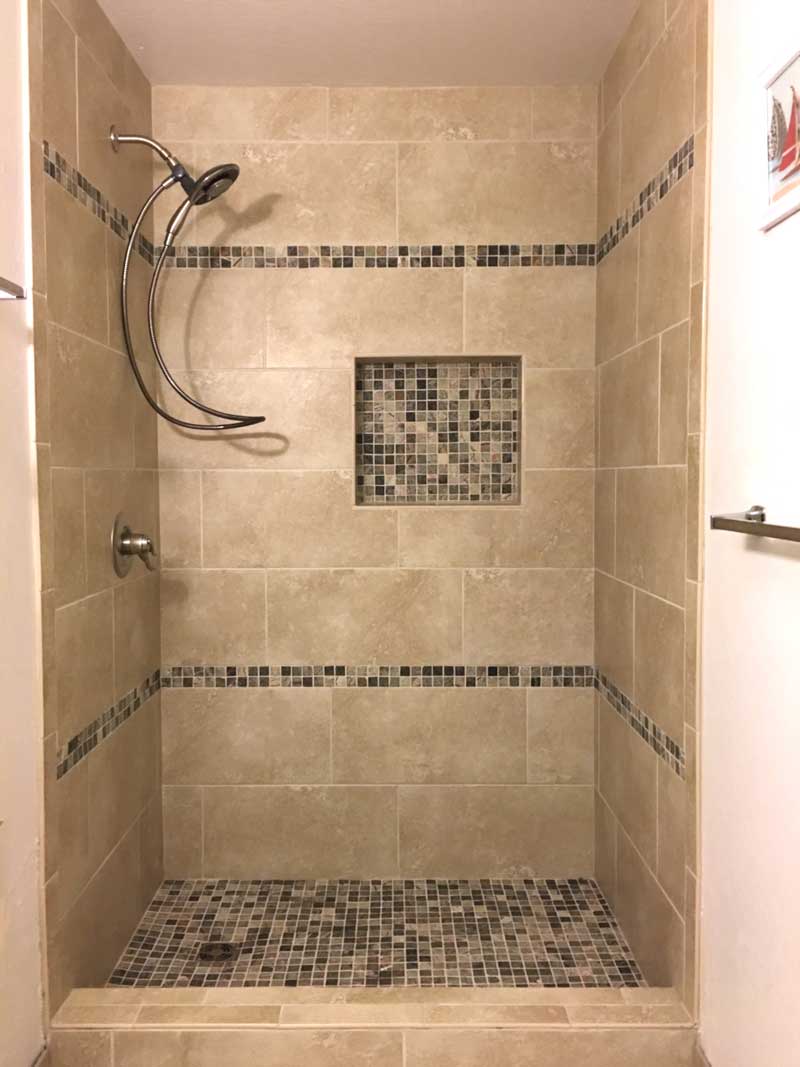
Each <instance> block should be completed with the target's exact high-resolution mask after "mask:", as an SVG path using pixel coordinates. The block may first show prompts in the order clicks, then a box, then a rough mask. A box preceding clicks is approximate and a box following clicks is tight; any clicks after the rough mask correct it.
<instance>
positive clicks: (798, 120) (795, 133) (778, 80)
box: [761, 52, 800, 230]
mask: <svg viewBox="0 0 800 1067" xmlns="http://www.w3.org/2000/svg"><path fill="white" fill-rule="evenodd" d="M764 89H765V103H766V110H765V114H766V125H767V136H766V153H767V157H766V161H765V163H766V166H765V168H764V174H765V177H766V203H767V209H766V212H765V213H764V218H763V221H762V224H761V228H762V230H769V229H771V228H772V227H773V226H777V224H778V223H779V222H783V220H784V219H785V218H788V217H789V215H792V214H794V212H795V211H798V210H800V52H796V53H795V54H794V55H793V56H792V58H791V59H790V60H789V61H788V62H783V63H781V64H780V65H776V66H773V67H771V68H770V69H769V70H767V71H765V72H764Z"/></svg>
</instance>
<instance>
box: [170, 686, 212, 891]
mask: <svg viewBox="0 0 800 1067" xmlns="http://www.w3.org/2000/svg"><path fill="white" fill-rule="evenodd" d="M165 695H166V694H165ZM164 704H165V708H166V706H167V702H166V701H165V702H164ZM161 795H162V803H163V810H164V877H165V878H202V877H203V790H202V789H201V788H200V787H199V786H174V785H165V786H164V788H163V790H162V794H161Z"/></svg>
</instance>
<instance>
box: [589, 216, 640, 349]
mask: <svg viewBox="0 0 800 1067" xmlns="http://www.w3.org/2000/svg"><path fill="white" fill-rule="evenodd" d="M640 232H641V230H640V228H639V227H637V228H636V230H635V231H634V232H633V233H632V234H630V235H629V236H628V237H627V238H626V239H625V240H624V241H622V243H621V244H618V245H617V247H616V248H615V249H614V250H613V251H612V252H610V253H609V254H608V255H607V256H606V257H605V258H604V259H603V260H602V261H601V263H600V265H599V266H598V267H597V362H598V363H603V362H604V361H605V360H607V359H610V358H611V357H612V356H616V355H618V354H619V353H620V352H625V351H626V350H627V349H629V348H631V347H632V346H633V345H634V344H635V343H636V303H637V299H638V296H637V294H638V287H639V273H638V272H639V234H640Z"/></svg>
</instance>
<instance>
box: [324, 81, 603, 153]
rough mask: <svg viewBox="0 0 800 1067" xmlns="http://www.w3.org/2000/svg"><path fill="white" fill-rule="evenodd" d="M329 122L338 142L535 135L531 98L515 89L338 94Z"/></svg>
mask: <svg viewBox="0 0 800 1067" xmlns="http://www.w3.org/2000/svg"><path fill="white" fill-rule="evenodd" d="M329 122H330V126H329V133H328V136H329V137H330V138H331V140H336V141H481V140H489V141H506V140H508V141H520V140H526V139H527V138H528V136H529V134H530V128H531V102H530V93H529V91H528V90H527V89H525V88H517V87H515V86H487V87H483V86H480V87H478V86H476V87H471V88H463V89H405V88H404V89H394V88H387V89H361V88H354V89H349V88H347V89H338V88H336V89H331V90H330V119H329ZM587 136H590V135H587Z"/></svg>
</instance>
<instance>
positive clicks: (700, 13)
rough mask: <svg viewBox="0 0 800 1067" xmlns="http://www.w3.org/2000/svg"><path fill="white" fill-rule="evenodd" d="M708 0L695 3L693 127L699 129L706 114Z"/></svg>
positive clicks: (708, 61)
mask: <svg viewBox="0 0 800 1067" xmlns="http://www.w3.org/2000/svg"><path fill="white" fill-rule="evenodd" d="M709 12H710V5H709V3H708V0H697V3H696V4H695V78H694V128H695V130H699V129H700V128H701V127H702V126H704V125H705V123H706V119H707V115H708V72H709V65H710V57H709V50H708V37H709Z"/></svg>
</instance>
